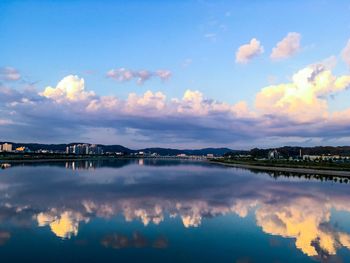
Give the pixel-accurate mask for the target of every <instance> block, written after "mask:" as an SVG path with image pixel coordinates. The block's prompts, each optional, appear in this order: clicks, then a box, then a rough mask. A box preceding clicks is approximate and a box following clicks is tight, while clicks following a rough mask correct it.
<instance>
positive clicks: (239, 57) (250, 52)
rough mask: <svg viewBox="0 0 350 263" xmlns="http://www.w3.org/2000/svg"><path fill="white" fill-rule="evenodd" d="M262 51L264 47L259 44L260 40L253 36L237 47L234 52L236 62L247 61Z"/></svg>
mask: <svg viewBox="0 0 350 263" xmlns="http://www.w3.org/2000/svg"><path fill="white" fill-rule="evenodd" d="M263 52H264V48H263V46H262V45H261V44H260V41H259V40H257V39H256V38H253V39H252V40H250V42H249V43H248V44H244V45H242V46H240V47H239V48H238V50H237V52H236V63H243V64H245V63H248V62H249V61H250V60H252V59H253V58H255V57H257V56H259V55H260V54H262V53H263Z"/></svg>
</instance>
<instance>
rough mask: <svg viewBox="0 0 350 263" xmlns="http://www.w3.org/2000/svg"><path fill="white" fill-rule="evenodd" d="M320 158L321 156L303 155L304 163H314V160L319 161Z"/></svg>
mask: <svg viewBox="0 0 350 263" xmlns="http://www.w3.org/2000/svg"><path fill="white" fill-rule="evenodd" d="M321 158H322V156H321V155H308V154H304V155H303V160H304V161H316V160H321Z"/></svg>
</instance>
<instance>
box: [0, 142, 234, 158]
mask: <svg viewBox="0 0 350 263" xmlns="http://www.w3.org/2000/svg"><path fill="white" fill-rule="evenodd" d="M3 143H5V142H0V144H3ZM8 143H11V144H12V145H13V148H17V147H20V146H25V147H28V148H29V149H30V150H31V151H37V150H40V149H45V150H49V151H61V152H63V151H65V150H66V147H67V146H71V145H74V144H83V143H82V142H74V143H69V144H40V143H15V142H8ZM97 145H98V146H100V147H102V149H103V151H104V152H123V153H126V154H130V153H136V152H140V151H142V152H145V153H148V152H151V153H157V154H159V155H178V154H186V155H207V154H214V155H217V156H221V155H224V154H225V153H227V152H232V151H233V150H231V149H229V148H204V149H196V150H193V149H185V150H180V149H171V148H144V149H137V150H133V149H129V148H126V147H124V146H122V145H103V144H97Z"/></svg>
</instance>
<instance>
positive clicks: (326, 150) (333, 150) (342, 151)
mask: <svg viewBox="0 0 350 263" xmlns="http://www.w3.org/2000/svg"><path fill="white" fill-rule="evenodd" d="M274 149H276V150H277V151H278V152H279V153H280V154H281V155H282V156H283V157H286V158H288V157H294V156H298V155H299V154H300V150H301V154H302V155H322V154H326V155H327V154H330V155H342V156H345V155H347V156H350V146H315V147H300V146H283V147H278V148H266V149H259V148H254V149H251V150H250V151H238V152H237V151H236V152H233V153H227V155H235V154H237V153H238V154H239V153H240V154H250V155H251V156H253V157H257V158H264V157H267V154H268V152H269V151H271V150H274Z"/></svg>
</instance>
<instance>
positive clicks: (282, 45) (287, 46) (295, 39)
mask: <svg viewBox="0 0 350 263" xmlns="http://www.w3.org/2000/svg"><path fill="white" fill-rule="evenodd" d="M300 40H301V35H300V34H299V33H296V32H291V33H288V35H287V36H286V37H285V38H283V39H282V40H281V41H280V42H278V43H277V44H276V47H274V48H273V50H272V53H271V55H270V57H271V59H274V60H280V59H285V58H289V57H291V56H293V55H295V54H296V53H298V51H299V50H300V48H301V47H300Z"/></svg>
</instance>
